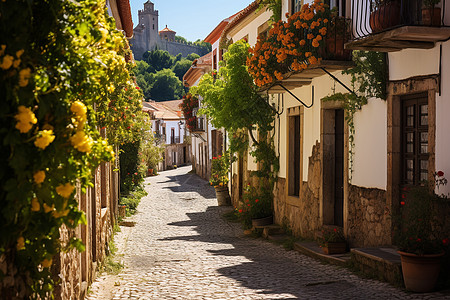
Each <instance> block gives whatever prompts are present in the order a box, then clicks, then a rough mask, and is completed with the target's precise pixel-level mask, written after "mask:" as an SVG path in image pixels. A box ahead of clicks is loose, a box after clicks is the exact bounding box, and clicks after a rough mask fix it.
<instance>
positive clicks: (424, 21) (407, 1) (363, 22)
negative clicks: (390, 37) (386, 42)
mask: <svg viewBox="0 0 450 300" xmlns="http://www.w3.org/2000/svg"><path fill="white" fill-rule="evenodd" d="M446 2H447V0H442V1H441V4H442V10H440V9H439V8H438V7H436V8H438V9H430V10H428V11H429V12H428V13H427V12H426V11H425V10H424V11H423V10H422V7H423V0H384V1H381V0H352V22H353V30H352V31H353V32H352V33H353V37H354V39H361V38H364V37H367V36H369V35H371V34H375V33H379V32H383V31H386V30H390V29H394V28H397V27H401V26H446V25H445V24H444V17H445V4H446ZM440 11H443V12H444V13H443V14H442V16H441V13H440Z"/></svg>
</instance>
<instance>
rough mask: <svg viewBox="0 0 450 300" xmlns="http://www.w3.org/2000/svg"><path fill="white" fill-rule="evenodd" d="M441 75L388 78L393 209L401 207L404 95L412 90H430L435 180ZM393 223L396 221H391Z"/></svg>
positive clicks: (389, 187)
mask: <svg viewBox="0 0 450 300" xmlns="http://www.w3.org/2000/svg"><path fill="white" fill-rule="evenodd" d="M439 77H440V76H439V75H437V74H434V75H428V76H418V77H411V78H408V79H404V80H396V81H390V82H388V90H387V94H388V96H387V99H386V101H387V158H388V159H387V164H388V165H387V185H386V204H387V205H388V207H390V208H391V213H393V212H395V211H398V209H399V207H400V201H398V200H399V199H400V194H401V193H400V188H399V187H400V180H401V107H402V103H401V97H402V96H406V95H411V94H419V93H424V92H425V93H427V94H428V152H429V157H428V180H433V171H434V169H435V153H436V151H435V150H436V93H438V92H439V81H440V78H439ZM391 226H392V224H391Z"/></svg>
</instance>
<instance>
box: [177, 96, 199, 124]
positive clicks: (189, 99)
mask: <svg viewBox="0 0 450 300" xmlns="http://www.w3.org/2000/svg"><path fill="white" fill-rule="evenodd" d="M180 108H181V111H182V112H183V115H184V118H185V119H186V126H187V128H188V129H189V130H190V131H192V130H193V129H194V128H195V127H196V126H197V117H196V116H194V114H193V110H194V109H195V108H198V98H197V97H195V96H193V95H192V94H190V93H189V94H187V95H185V96H183V102H182V103H181V104H180Z"/></svg>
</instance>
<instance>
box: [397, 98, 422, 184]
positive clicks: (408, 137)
mask: <svg viewBox="0 0 450 300" xmlns="http://www.w3.org/2000/svg"><path fill="white" fill-rule="evenodd" d="M401 124H402V125H401V126H402V127H401V128H402V141H401V143H402V145H401V156H402V158H401V162H402V167H401V168H402V178H401V184H402V185H419V184H420V183H421V182H423V181H425V180H428V156H429V154H428V96H427V94H426V93H424V94H416V95H411V96H405V97H402V122H401Z"/></svg>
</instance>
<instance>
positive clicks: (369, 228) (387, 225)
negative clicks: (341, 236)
mask: <svg viewBox="0 0 450 300" xmlns="http://www.w3.org/2000/svg"><path fill="white" fill-rule="evenodd" d="M390 215H391V214H390V209H389V208H388V206H387V204H386V191H383V190H379V189H370V188H362V187H358V186H354V185H349V188H348V219H347V222H348V223H347V240H348V242H349V244H350V246H351V247H372V246H380V245H390V244H391V216H390Z"/></svg>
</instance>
